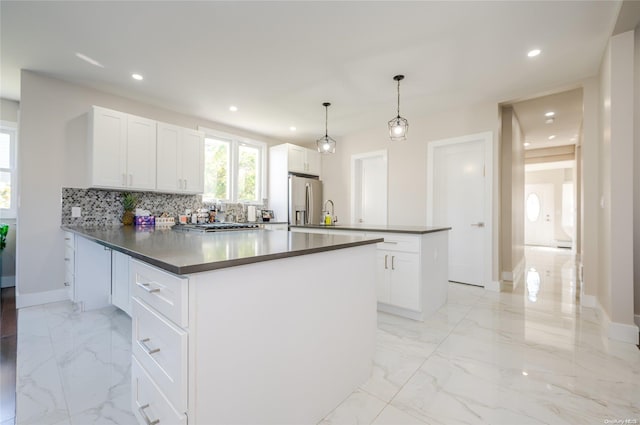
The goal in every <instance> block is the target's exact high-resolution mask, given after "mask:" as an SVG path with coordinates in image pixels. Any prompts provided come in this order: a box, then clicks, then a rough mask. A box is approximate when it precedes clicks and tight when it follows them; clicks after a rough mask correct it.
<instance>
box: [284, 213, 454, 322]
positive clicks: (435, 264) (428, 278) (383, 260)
mask: <svg viewBox="0 0 640 425" xmlns="http://www.w3.org/2000/svg"><path fill="white" fill-rule="evenodd" d="M449 230H450V228H449V227H413V226H412V227H407V226H366V225H348V224H347V225H339V226H322V225H307V226H291V231H292V232H305V233H320V234H331V235H341V234H342V235H361V236H362V235H363V236H366V237H379V238H383V239H384V242H380V243H378V244H377V254H376V273H375V282H376V293H377V299H378V310H380V311H384V312H388V313H392V314H397V315H399V316H403V317H408V318H410V319H414V320H424V319H425V318H426V317H428V316H429V315H431V314H433V313H434V312H435V311H436V310H437V309H439V308H440V307H442V306H443V305H444V304H445V303H446V301H447V286H448V249H449V248H448V241H449V235H448V231H449Z"/></svg>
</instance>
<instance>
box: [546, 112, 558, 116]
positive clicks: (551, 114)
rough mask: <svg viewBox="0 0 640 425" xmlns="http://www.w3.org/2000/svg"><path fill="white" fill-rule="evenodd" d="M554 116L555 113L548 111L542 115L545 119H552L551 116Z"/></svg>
mask: <svg viewBox="0 0 640 425" xmlns="http://www.w3.org/2000/svg"><path fill="white" fill-rule="evenodd" d="M555 114H556V113H555V112H553V111H549V112H547V113H546V114H544V116H545V117H552V116H554V115H555Z"/></svg>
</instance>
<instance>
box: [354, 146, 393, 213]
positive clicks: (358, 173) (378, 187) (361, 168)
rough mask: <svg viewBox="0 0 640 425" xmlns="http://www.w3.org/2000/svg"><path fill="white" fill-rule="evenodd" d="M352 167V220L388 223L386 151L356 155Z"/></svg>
mask: <svg viewBox="0 0 640 425" xmlns="http://www.w3.org/2000/svg"><path fill="white" fill-rule="evenodd" d="M351 169H352V186H351V187H352V191H351V199H352V208H351V211H352V217H351V221H352V222H354V223H363V224H374V225H383V224H387V155H386V151H380V152H372V153H370V154H363V155H354V156H353V157H352V160H351Z"/></svg>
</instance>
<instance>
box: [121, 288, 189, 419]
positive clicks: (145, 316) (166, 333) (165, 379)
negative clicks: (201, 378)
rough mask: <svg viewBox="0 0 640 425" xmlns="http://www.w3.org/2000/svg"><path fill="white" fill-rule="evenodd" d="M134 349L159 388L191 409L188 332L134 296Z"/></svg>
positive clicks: (180, 407)
mask: <svg viewBox="0 0 640 425" xmlns="http://www.w3.org/2000/svg"><path fill="white" fill-rule="evenodd" d="M132 325H133V330H132V342H131V351H132V353H133V356H134V357H135V358H136V359H137V360H138V361H139V362H140V364H141V365H143V366H144V368H145V370H146V371H147V372H148V373H149V376H151V377H152V378H153V381H154V382H155V383H156V385H157V386H158V388H160V389H161V390H162V392H163V393H164V394H165V395H166V397H167V398H168V399H169V400H170V401H171V403H172V404H173V405H174V406H175V407H176V408H177V409H178V410H180V411H186V410H187V333H186V332H185V331H184V330H182V329H180V328H178V327H177V326H176V325H174V324H173V323H171V322H169V321H168V320H167V319H165V318H164V317H162V316H160V315H159V314H157V313H156V312H154V311H153V310H152V309H151V308H149V307H148V306H146V305H144V304H143V303H142V302H140V301H139V300H138V299H136V298H134V299H133V320H132Z"/></svg>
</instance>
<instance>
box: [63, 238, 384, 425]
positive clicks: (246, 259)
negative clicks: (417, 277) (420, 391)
mask: <svg viewBox="0 0 640 425" xmlns="http://www.w3.org/2000/svg"><path fill="white" fill-rule="evenodd" d="M64 229H65V230H67V231H71V232H73V233H75V235H76V236H78V237H81V238H87V239H89V240H92V241H94V242H96V243H98V244H100V245H103V246H104V247H108V248H110V249H113V250H115V251H119V252H121V253H124V254H127V255H129V256H130V257H131V260H130V263H129V266H130V272H129V275H130V284H131V291H132V295H133V306H132V327H133V330H132V352H133V358H132V398H133V411H134V414H135V415H136V416H137V418H138V420H139V421H140V423H141V424H144V423H149V422H154V421H156V420H158V419H160V423H171V424H186V423H187V418H188V422H189V424H207V425H208V424H240V423H244V424H247V423H260V424H315V423H317V422H318V421H319V420H320V419H322V418H323V417H324V416H326V415H327V414H328V413H329V412H330V411H331V410H332V409H333V408H335V407H336V406H337V405H338V404H339V403H340V402H341V401H342V400H343V399H344V398H346V397H347V396H348V395H349V394H350V393H351V392H352V391H354V390H355V389H356V388H357V387H358V385H360V384H362V383H363V382H364V381H366V379H367V378H368V377H369V374H370V371H371V366H372V361H373V354H374V350H375V329H376V311H375V309H376V298H375V288H374V271H373V270H374V264H375V257H376V249H375V244H376V243H378V242H381V241H382V239H380V238H377V237H373V238H371V237H357V236H340V235H317V234H304V233H292V232H287V231H270V230H248V231H236V232H222V233H208V234H196V233H190V232H180V231H175V230H170V229H166V230H159V229H149V230H146V231H145V230H144V229H141V228H138V229H135V228H128V227H115V228H74V227H65V228H64Z"/></svg>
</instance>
